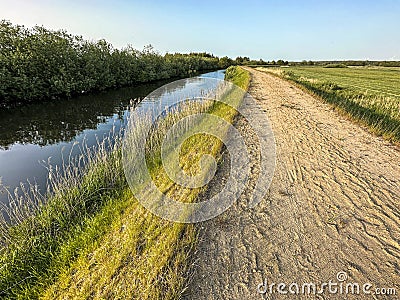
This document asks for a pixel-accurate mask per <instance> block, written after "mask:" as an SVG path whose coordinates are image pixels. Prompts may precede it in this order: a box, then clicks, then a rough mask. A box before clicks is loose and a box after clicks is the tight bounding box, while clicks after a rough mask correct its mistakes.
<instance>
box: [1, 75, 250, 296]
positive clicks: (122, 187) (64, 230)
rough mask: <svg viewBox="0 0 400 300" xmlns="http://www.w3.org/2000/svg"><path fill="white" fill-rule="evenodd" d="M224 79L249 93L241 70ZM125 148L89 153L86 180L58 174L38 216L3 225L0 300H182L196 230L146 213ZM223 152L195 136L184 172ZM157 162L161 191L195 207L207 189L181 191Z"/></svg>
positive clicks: (228, 113) (228, 112)
mask: <svg viewBox="0 0 400 300" xmlns="http://www.w3.org/2000/svg"><path fill="white" fill-rule="evenodd" d="M227 74H228V75H227V77H228V78H230V79H232V80H234V81H235V82H236V83H237V84H239V86H241V87H242V88H247V87H248V85H249V81H250V75H249V74H248V72H246V71H244V70H243V69H240V68H238V67H237V68H230V69H229V70H228V71H227ZM238 78H239V79H238ZM208 112H209V113H213V114H216V115H220V116H222V117H224V118H225V119H226V120H228V121H229V122H232V121H233V119H234V117H235V115H236V113H237V112H236V110H235V109H232V108H231V107H229V106H228V105H224V104H216V105H212V107H211V108H209V110H208ZM120 146H121V145H120V144H119V142H118V141H117V143H116V145H115V148H114V150H113V151H111V152H110V151H106V150H105V148H104V147H103V148H102V147H100V150H99V151H97V152H96V153H89V154H86V157H88V159H89V161H90V163H89V164H88V167H87V168H86V170H85V172H84V175H83V177H79V176H77V173H76V170H75V169H74V168H72V169H71V170H70V172H69V173H68V174H69V175H68V176H67V178H65V179H63V178H60V177H58V175H59V174H57V173H54V174H53V180H54V187H55V188H56V189H55V194H54V195H53V196H51V197H50V198H48V199H43V200H41V201H39V205H32V207H34V209H32V208H30V209H28V210H26V211H24V210H23V209H19V210H17V209H16V208H15V210H14V211H11V212H10V216H11V219H12V221H13V224H14V225H13V226H9V225H7V224H6V223H5V222H2V223H1V224H0V225H1V226H0V230H1V231H0V233H1V240H2V242H3V244H4V245H5V246H3V247H2V248H1V249H0V263H1V266H2V267H1V268H0V293H1V295H0V296H1V298H4V299H38V298H41V299H72V298H73V299H86V298H94V299H130V298H134V299H176V298H179V296H180V295H181V293H182V290H183V289H184V287H185V275H186V274H187V271H188V267H189V265H188V262H189V261H190V259H189V258H190V255H191V253H192V249H193V248H194V247H195V245H196V239H197V233H196V230H195V227H194V226H193V225H191V224H180V223H173V222H169V221H166V220H164V219H161V218H159V217H157V216H155V215H153V214H152V213H150V212H149V211H147V210H146V209H145V208H143V207H142V205H141V204H140V203H139V202H138V201H137V200H136V199H135V198H134V197H133V195H132V192H131V191H130V189H129V188H128V186H127V183H126V180H125V177H124V172H123V168H122V155H121V151H120V150H119V149H120ZM221 147H222V143H221V142H220V141H219V140H216V139H212V138H210V137H209V136H207V135H203V134H198V135H195V136H193V137H191V138H190V139H188V140H187V141H186V142H185V144H184V145H183V147H182V151H181V155H180V162H181V165H182V166H183V168H184V169H185V170H186V171H188V172H189V173H195V172H196V171H197V167H198V161H199V159H200V157H201V156H202V155H203V154H204V153H209V154H211V155H213V156H214V157H218V156H219V153H220V150H221ZM151 150H152V149H150V150H149V151H150V152H151ZM153 150H155V151H156V149H153ZM153 155H154V156H156V155H157V153H155V152H154V153H153ZM151 157H152V156H151V155H150V156H149V159H151ZM157 161H158V160H157V159H155V160H154V161H153V164H152V165H151V170H150V172H151V174H152V175H153V180H154V181H155V183H156V185H157V186H158V187H159V188H160V189H161V190H163V191H165V192H166V194H167V195H169V196H171V197H173V198H174V199H176V200H178V201H184V202H187V201H189V202H191V201H196V198H197V196H198V195H199V193H200V192H201V191H202V190H203V189H204V188H203V189H201V188H198V189H184V188H182V187H180V186H179V185H177V184H175V183H174V182H172V181H171V180H170V179H169V177H168V176H167V174H166V173H165V171H164V170H163V169H162V167H161V165H160V163H159V161H158V162H157ZM34 200H37V199H34ZM34 200H32V203H33V202H34ZM16 207H17V206H16Z"/></svg>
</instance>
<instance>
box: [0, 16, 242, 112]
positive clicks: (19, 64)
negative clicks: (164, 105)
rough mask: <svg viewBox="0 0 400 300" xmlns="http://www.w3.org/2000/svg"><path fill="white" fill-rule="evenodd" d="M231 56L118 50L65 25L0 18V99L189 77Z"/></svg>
mask: <svg viewBox="0 0 400 300" xmlns="http://www.w3.org/2000/svg"><path fill="white" fill-rule="evenodd" d="M231 64H234V61H233V60H232V59H230V58H228V57H222V58H218V57H215V56H214V55H212V54H208V53H189V54H180V53H174V54H169V53H168V54H165V55H161V54H159V53H158V52H157V51H155V50H154V49H153V48H152V47H151V46H147V47H145V48H144V49H143V50H140V51H139V50H137V49H134V48H133V47H132V46H127V47H125V48H123V49H115V48H114V47H113V46H112V45H111V44H110V43H108V42H107V41H105V40H99V41H88V40H85V39H83V38H82V37H81V36H76V35H71V34H69V33H67V32H66V31H63V30H58V31H53V30H48V29H46V28H44V27H41V26H35V27H33V28H26V27H24V26H20V25H13V24H12V23H10V22H8V21H5V20H3V21H1V22H0V82H1V85H0V104H2V105H7V104H9V103H11V102H14V103H25V102H28V101H32V100H35V101H37V100H46V99H54V98H60V97H71V96H74V95H77V94H82V93H89V92H93V91H101V90H105V89H109V88H117V87H122V86H129V85H134V84H139V83H145V82H150V81H155V80H161V79H169V78H174V77H186V76H190V75H192V74H194V73H196V72H198V71H203V70H213V69H218V68H226V67H228V66H229V65H231Z"/></svg>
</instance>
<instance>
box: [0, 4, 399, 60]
mask: <svg viewBox="0 0 400 300" xmlns="http://www.w3.org/2000/svg"><path fill="white" fill-rule="evenodd" d="M399 16H400V1H399V0H382V1H377V0H376V1H370V0H365V1H359V0H354V1H333V0H332V1H323V0H320V1H314V0H310V1H293V0H281V1H279V0H265V1H261V0H243V1H233V0H231V1H225V0H221V1H218V0H214V1H211V0H197V1H193V0H186V1H178V0H171V1H168V0H165V1H154V0H147V1H136V0H131V1H129V0H114V1H95V0H86V1H78V0H69V1H66V0H61V1H57V0H36V1H31V0H9V1H6V0H0V18H1V19H6V20H10V21H11V22H13V23H17V24H23V25H26V26H33V25H36V24H37V25H44V26H45V27H47V28H50V29H66V30H67V31H68V32H70V33H74V34H79V35H83V36H84V37H85V38H87V39H99V38H104V39H106V40H107V41H109V42H111V43H112V44H113V45H114V46H115V47H117V48H121V47H123V46H126V45H127V44H132V45H133V46H134V47H135V48H138V49H141V48H143V46H144V45H147V44H152V45H153V46H154V48H156V49H157V50H159V51H160V52H162V53H165V52H190V51H207V52H212V53H214V54H216V55H218V56H224V55H228V56H231V57H236V56H239V55H240V56H250V57H251V58H256V59H258V58H263V59H265V60H272V59H275V60H276V59H280V58H282V59H284V60H303V59H306V60H309V59H311V60H333V59H369V60H390V59H396V60H400V34H399V32H400V17H399Z"/></svg>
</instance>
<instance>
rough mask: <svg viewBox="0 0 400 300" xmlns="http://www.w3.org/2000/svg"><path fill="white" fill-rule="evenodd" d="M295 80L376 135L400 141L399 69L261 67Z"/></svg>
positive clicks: (263, 69)
mask: <svg viewBox="0 0 400 300" xmlns="http://www.w3.org/2000/svg"><path fill="white" fill-rule="evenodd" d="M258 69H259V70H261V71H264V72H271V73H275V74H278V75H279V76H282V77H284V78H286V79H288V80H291V81H294V82H296V83H297V84H299V85H301V86H302V87H304V88H306V89H307V90H309V91H311V92H312V93H314V94H316V95H318V96H320V97H321V98H322V99H324V100H325V101H327V102H329V103H331V104H333V105H334V106H335V107H338V108H339V109H340V110H342V111H344V112H345V113H346V114H348V115H350V116H351V117H353V118H354V119H356V120H357V121H360V122H361V123H363V124H365V125H367V126H368V127H369V128H370V129H371V130H372V131H373V132H375V133H376V134H379V135H383V136H385V137H386V138H388V139H389V140H392V141H396V142H399V141H400V68H384V67H382V68H379V67H374V68H365V67H355V68H323V67H289V68H279V69H276V68H258Z"/></svg>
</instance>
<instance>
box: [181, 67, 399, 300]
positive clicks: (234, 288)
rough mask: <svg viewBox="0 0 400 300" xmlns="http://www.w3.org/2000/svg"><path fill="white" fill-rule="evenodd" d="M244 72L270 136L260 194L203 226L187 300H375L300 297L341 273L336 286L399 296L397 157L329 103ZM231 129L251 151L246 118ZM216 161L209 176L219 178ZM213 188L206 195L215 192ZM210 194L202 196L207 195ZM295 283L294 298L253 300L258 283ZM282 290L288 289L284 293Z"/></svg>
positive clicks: (258, 296) (270, 78) (392, 148)
mask: <svg viewBox="0 0 400 300" xmlns="http://www.w3.org/2000/svg"><path fill="white" fill-rule="evenodd" d="M251 72H252V84H251V88H250V94H251V95H252V96H253V97H254V98H255V99H257V100H258V101H259V103H260V105H261V106H262V107H263V108H264V109H265V113H266V114H267V116H268V118H269V120H270V122H271V124H272V127H273V130H274V134H275V139H276V147H277V166H276V170H275V176H274V179H273V182H272V184H271V187H270V192H269V194H268V195H267V196H266V197H265V198H264V200H263V201H262V202H261V203H260V204H259V205H258V206H257V207H256V208H254V209H248V208H247V207H246V201H245V200H246V198H248V197H249V193H250V192H251V191H250V190H247V191H245V193H244V195H243V197H242V199H241V201H239V203H237V204H236V205H234V206H233V207H232V208H230V209H229V210H228V211H227V212H226V213H224V214H223V215H221V216H219V217H218V218H216V219H213V220H211V221H208V222H205V223H202V224H201V226H202V228H203V229H202V241H201V242H200V246H199V250H198V253H197V257H198V260H197V261H196V263H195V268H194V275H193V279H192V281H191V283H190V286H189V288H188V291H187V293H186V296H185V298H187V299H275V298H277V299H281V298H287V299H299V298H301V299H305V298H309V299H346V297H348V298H350V299H363V298H366V299H375V298H376V299H382V298H384V297H382V296H381V295H380V296H375V295H367V296H366V295H364V294H363V293H362V292H360V295H357V296H346V295H343V294H342V295H333V294H329V293H328V292H327V291H326V290H325V292H324V293H323V294H320V295H309V296H306V295H301V285H302V284H303V283H305V282H313V283H315V284H321V283H323V282H328V281H329V280H332V281H333V282H338V280H337V279H336V275H337V273H338V272H340V271H344V272H346V273H347V275H348V279H347V280H346V281H345V283H349V282H357V283H359V284H360V286H361V287H362V285H363V284H364V283H371V284H372V285H373V287H372V288H370V291H372V292H374V291H375V288H376V287H380V288H392V287H394V288H396V290H397V295H396V296H390V297H389V296H388V297H387V298H388V299H398V298H397V297H399V294H400V245H399V243H400V211H399V208H400V151H399V149H398V148H396V147H395V146H393V145H391V144H389V143H388V142H386V141H384V140H382V139H381V138H378V137H375V136H373V135H371V134H370V133H368V132H367V131H366V130H365V129H363V128H361V127H360V126H358V125H355V124H353V123H352V122H351V121H349V120H347V119H346V118H344V117H342V116H340V115H339V114H338V113H336V112H335V111H334V110H333V109H332V108H331V107H330V106H329V105H327V104H325V103H322V102H321V101H320V100H317V99H315V98H314V97H312V96H310V95H308V94H307V93H305V92H303V91H302V90H300V89H298V88H297V87H295V86H293V85H292V84H290V83H288V82H286V81H283V80H281V79H279V78H277V77H274V76H272V75H268V74H265V73H261V72H258V71H255V70H251ZM237 126H238V127H239V128H240V129H241V131H242V132H243V133H244V135H245V136H246V137H247V138H246V139H247V143H248V144H249V145H250V146H251V148H253V158H252V162H253V164H254V166H253V177H254V179H253V178H252V180H253V181H254V180H255V178H256V177H257V163H256V157H257V151H255V150H256V148H257V145H256V144H254V137H253V136H252V132H251V130H249V127H248V125H247V124H246V122H245V120H243V119H239V120H238V122H237ZM228 174H229V166H227V165H226V164H225V163H224V164H222V167H221V169H220V170H219V174H218V176H219V177H220V178H224V176H228ZM218 188H219V187H218V185H216V184H214V185H212V188H211V190H213V189H215V190H218ZM212 192H213V191H211V193H212ZM265 279H267V281H268V284H270V283H272V282H274V283H280V282H283V283H287V284H291V283H292V282H296V283H297V284H298V285H299V286H300V294H299V295H297V296H296V295H285V296H282V295H280V294H279V293H278V292H277V290H276V288H275V289H274V293H273V294H270V293H269V292H267V293H266V294H264V295H261V294H259V293H258V292H257V286H258V285H259V284H260V283H261V282H262V281H263V280H265ZM286 290H287V288H286Z"/></svg>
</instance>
